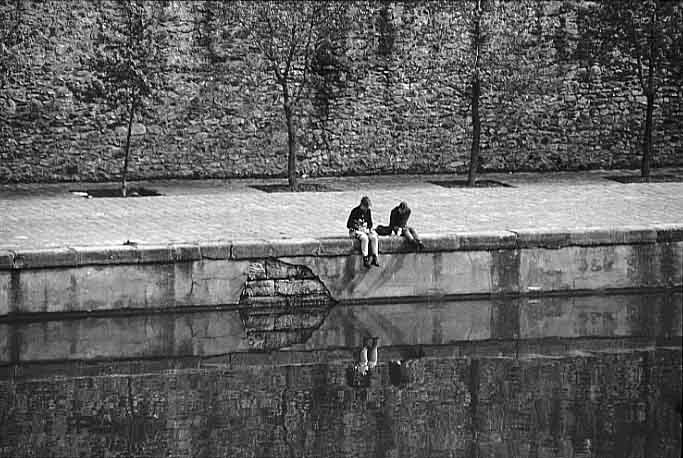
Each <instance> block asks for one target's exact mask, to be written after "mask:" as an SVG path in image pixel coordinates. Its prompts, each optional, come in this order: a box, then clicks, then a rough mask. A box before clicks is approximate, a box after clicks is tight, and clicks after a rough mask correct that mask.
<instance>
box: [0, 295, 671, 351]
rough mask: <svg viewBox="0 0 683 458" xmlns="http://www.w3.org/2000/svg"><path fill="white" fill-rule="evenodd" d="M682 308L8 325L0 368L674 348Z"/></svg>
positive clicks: (458, 306) (472, 304) (661, 302)
mask: <svg viewBox="0 0 683 458" xmlns="http://www.w3.org/2000/svg"><path fill="white" fill-rule="evenodd" d="M682 308H683V293H681V292H680V291H678V292H671V291H665V292H660V293H656V294H617V295H599V296H577V297H568V296H557V297H539V298H513V297H507V298H504V299H495V300H488V301H485V300H468V301H445V302H441V301H433V302H427V303H425V302H414V303H401V304H392V305H372V306H365V305H357V306H338V307H334V308H332V310H331V311H330V312H329V314H328V312H327V310H325V309H324V308H321V307H319V308H318V309H317V312H316V313H317V314H313V313H310V311H307V310H306V309H301V310H298V311H297V310H296V309H291V308H290V309H285V308H282V309H280V310H273V311H271V312H268V313H253V309H252V308H249V309H245V310H242V311H240V312H238V311H216V312H213V311H212V312H196V313H183V314H181V313H173V312H169V313H155V314H151V315H129V316H119V317H105V318H83V319H70V320H60V321H45V322H16V323H6V324H3V323H0V336H3V337H2V338H0V358H1V359H0V363H5V364H6V363H9V362H11V361H14V362H27V361H50V360H52V361H55V360H93V359H122V358H152V357H161V356H166V357H186V356H212V355H221V354H226V353H233V352H239V351H247V350H253V349H274V348H282V347H290V348H291V349H297V350H309V351H310V350H325V349H334V348H352V347H357V346H358V345H360V344H361V341H362V339H363V338H364V337H366V336H369V335H372V336H378V337H380V340H381V345H382V346H383V347H385V348H389V347H392V346H406V345H408V346H414V345H444V344H449V343H453V342H465V341H483V340H495V341H501V342H502V341H515V342H517V341H520V340H525V339H543V338H557V337H560V338H587V337H599V338H616V337H646V338H650V339H659V338H662V339H672V338H673V339H675V338H677V337H678V338H680V337H681V335H682V329H681V316H682V313H683V311H682ZM323 319H324V321H323ZM306 339H307V340H306Z"/></svg>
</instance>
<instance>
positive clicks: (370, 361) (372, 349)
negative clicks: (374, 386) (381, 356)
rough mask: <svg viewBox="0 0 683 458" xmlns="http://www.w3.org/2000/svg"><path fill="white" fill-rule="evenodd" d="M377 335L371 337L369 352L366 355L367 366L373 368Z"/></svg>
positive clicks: (375, 357) (375, 364)
mask: <svg viewBox="0 0 683 458" xmlns="http://www.w3.org/2000/svg"><path fill="white" fill-rule="evenodd" d="M378 340H379V339H378V338H377V337H373V338H372V346H371V347H370V353H369V356H368V368H369V369H374V368H375V366H377V342H378Z"/></svg>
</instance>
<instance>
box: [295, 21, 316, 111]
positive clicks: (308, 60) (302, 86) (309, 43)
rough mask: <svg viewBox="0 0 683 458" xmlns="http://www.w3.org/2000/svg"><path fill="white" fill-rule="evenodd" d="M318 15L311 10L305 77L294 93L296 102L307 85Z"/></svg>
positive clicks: (305, 50) (305, 53)
mask: <svg viewBox="0 0 683 458" xmlns="http://www.w3.org/2000/svg"><path fill="white" fill-rule="evenodd" d="M315 16H316V10H311V17H310V18H309V21H308V34H307V35H306V43H305V45H304V69H303V77H302V79H301V84H300V85H299V87H298V88H297V90H296V93H295V94H294V102H295V103H296V102H298V101H299V98H300V97H301V94H302V92H303V88H304V86H305V85H306V77H307V75H306V73H307V71H308V67H309V66H310V62H311V57H310V54H311V53H310V46H311V38H312V37H313V21H314V20H315Z"/></svg>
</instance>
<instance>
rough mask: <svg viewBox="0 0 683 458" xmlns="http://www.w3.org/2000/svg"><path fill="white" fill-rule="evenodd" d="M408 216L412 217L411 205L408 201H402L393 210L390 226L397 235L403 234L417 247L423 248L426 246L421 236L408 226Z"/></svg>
mask: <svg viewBox="0 0 683 458" xmlns="http://www.w3.org/2000/svg"><path fill="white" fill-rule="evenodd" d="M408 218H410V207H408V204H407V203H406V202H401V203H400V204H398V205H397V206H396V207H394V209H393V210H391V215H390V217H389V227H390V228H391V231H392V232H393V233H394V234H395V235H402V236H403V237H405V238H406V239H408V241H409V242H411V243H412V244H414V245H415V247H416V248H418V249H420V250H421V249H423V248H424V244H423V243H422V241H421V240H420V236H419V235H417V232H415V229H413V228H412V227H410V226H408Z"/></svg>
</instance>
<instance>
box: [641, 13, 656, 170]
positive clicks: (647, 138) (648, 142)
mask: <svg viewBox="0 0 683 458" xmlns="http://www.w3.org/2000/svg"><path fill="white" fill-rule="evenodd" d="M656 25H657V5H655V8H653V10H652V16H651V18H650V36H649V42H650V53H649V56H648V57H649V59H648V65H647V89H645V96H646V98H647V107H646V109H645V132H644V135H643V157H642V160H641V163H640V176H642V177H643V178H644V179H645V180H646V181H650V163H651V162H652V112H653V111H654V105H655V93H656V89H655V70H656V65H657V64H656V61H657V49H656V43H657V39H656V36H655V33H656Z"/></svg>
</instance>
